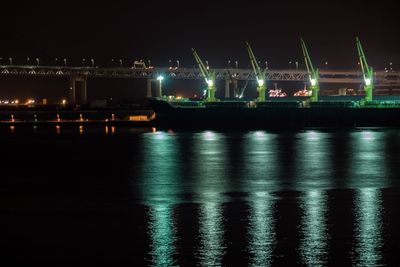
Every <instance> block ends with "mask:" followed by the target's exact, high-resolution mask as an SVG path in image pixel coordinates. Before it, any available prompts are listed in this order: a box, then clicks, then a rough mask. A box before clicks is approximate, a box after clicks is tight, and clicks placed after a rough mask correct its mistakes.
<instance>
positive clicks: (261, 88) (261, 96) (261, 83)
mask: <svg viewBox="0 0 400 267" xmlns="http://www.w3.org/2000/svg"><path fill="white" fill-rule="evenodd" d="M246 48H247V52H248V53H249V57H250V61H251V65H252V66H253V70H254V73H255V74H256V78H257V83H258V87H257V91H258V97H257V101H259V102H264V101H265V93H266V90H267V86H266V84H265V80H266V78H265V71H263V70H261V68H260V66H259V65H258V62H257V59H256V57H255V55H254V53H253V50H252V49H251V46H250V44H249V43H248V42H246Z"/></svg>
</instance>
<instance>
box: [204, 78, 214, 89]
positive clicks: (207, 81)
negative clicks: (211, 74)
mask: <svg viewBox="0 0 400 267" xmlns="http://www.w3.org/2000/svg"><path fill="white" fill-rule="evenodd" d="M206 83H207V84H208V87H212V86H213V85H214V82H213V81H212V80H209V79H206Z"/></svg>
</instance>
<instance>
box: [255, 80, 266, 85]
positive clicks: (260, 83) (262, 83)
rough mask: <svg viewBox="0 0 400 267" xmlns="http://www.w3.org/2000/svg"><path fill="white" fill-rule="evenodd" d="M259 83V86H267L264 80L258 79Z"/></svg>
mask: <svg viewBox="0 0 400 267" xmlns="http://www.w3.org/2000/svg"><path fill="white" fill-rule="evenodd" d="M257 83H258V86H260V87H261V86H264V84H265V81H264V80H262V79H257Z"/></svg>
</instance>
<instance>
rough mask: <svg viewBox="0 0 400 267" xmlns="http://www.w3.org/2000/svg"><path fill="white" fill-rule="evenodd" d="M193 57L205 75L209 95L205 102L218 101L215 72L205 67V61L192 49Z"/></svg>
mask: <svg viewBox="0 0 400 267" xmlns="http://www.w3.org/2000/svg"><path fill="white" fill-rule="evenodd" d="M192 52H193V56H194V58H195V59H196V62H197V65H199V69H200V72H201V74H202V75H203V77H204V79H205V80H206V83H207V95H206V98H205V100H206V101H208V102H213V101H217V98H216V97H215V91H216V87H215V71H211V70H210V69H209V67H208V66H207V67H206V65H204V63H203V61H202V60H201V58H200V56H199V55H198V54H197V52H196V50H194V49H193V48H192Z"/></svg>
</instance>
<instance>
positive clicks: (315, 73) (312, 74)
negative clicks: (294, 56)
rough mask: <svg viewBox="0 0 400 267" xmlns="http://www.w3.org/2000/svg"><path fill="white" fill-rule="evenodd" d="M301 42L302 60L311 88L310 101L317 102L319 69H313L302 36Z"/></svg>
mask: <svg viewBox="0 0 400 267" xmlns="http://www.w3.org/2000/svg"><path fill="white" fill-rule="evenodd" d="M300 42H301V49H302V50H303V55H304V61H305V63H306V67H307V72H308V75H309V78H310V84H311V86H310V89H311V97H310V101H311V102H318V92H319V70H318V69H314V66H313V64H312V61H311V58H310V54H309V53H308V50H307V47H306V44H305V42H304V40H303V38H301V39H300Z"/></svg>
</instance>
